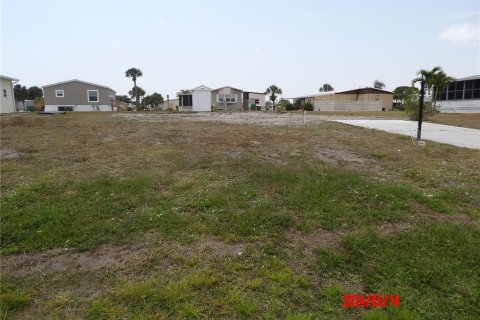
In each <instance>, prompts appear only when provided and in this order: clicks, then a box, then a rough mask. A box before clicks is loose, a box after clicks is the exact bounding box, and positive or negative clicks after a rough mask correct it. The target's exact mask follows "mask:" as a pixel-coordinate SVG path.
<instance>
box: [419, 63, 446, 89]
mask: <svg viewBox="0 0 480 320" xmlns="http://www.w3.org/2000/svg"><path fill="white" fill-rule="evenodd" d="M440 71H443V70H442V67H439V66H436V67H433V69H432V70H430V71H429V70H425V69H422V70H419V71H418V72H417V75H419V76H420V77H418V78H415V79H413V81H412V84H413V83H416V82H420V81H422V79H423V81H425V89H426V90H427V93H428V94H429V95H430V92H431V90H432V86H433V85H432V78H433V77H434V76H435V74H436V73H438V72H440Z"/></svg>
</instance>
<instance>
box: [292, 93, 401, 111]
mask: <svg viewBox="0 0 480 320" xmlns="http://www.w3.org/2000/svg"><path fill="white" fill-rule="evenodd" d="M303 101H306V102H310V103H312V104H313V108H314V110H315V111H386V110H392V108H393V92H390V91H385V90H381V89H376V88H368V87H367V88H359V89H354V90H348V91H341V92H326V93H323V94H317V95H312V96H305V97H297V98H293V103H294V104H295V103H298V102H303Z"/></svg>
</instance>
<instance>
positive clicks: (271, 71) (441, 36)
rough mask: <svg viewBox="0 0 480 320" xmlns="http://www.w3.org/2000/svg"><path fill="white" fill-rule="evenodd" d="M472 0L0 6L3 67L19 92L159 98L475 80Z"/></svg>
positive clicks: (4, 0) (85, 0) (477, 52)
mask: <svg viewBox="0 0 480 320" xmlns="http://www.w3.org/2000/svg"><path fill="white" fill-rule="evenodd" d="M479 29H480V1H478V0H457V1H453V0H452V1H440V0H436V1H435V0H425V1H406V0H405V1H394V0H363V1H354V0H351V1H345V0H344V1H341V0H338V1H319V0H312V1H307V0H296V1H282V0H256V1H255V0H242V1H240V0H238V1H233V0H223V1H220V0H219V1H213V0H212V1H210V0H204V1H188V0H172V1H154V0H151V1H148V0H137V1H131V0H129V1H125V0H96V1H91V0H82V1H78V0H77V1H74V0H68V1H67V0H63V1H60V0H44V1H33V0H1V58H0V61H1V65H0V72H1V73H2V74H4V75H7V76H11V77H15V78H19V79H20V83H21V84H23V85H26V86H27V87H28V86H32V85H37V86H42V85H46V84H50V83H55V82H60V81H65V80H70V79H74V78H76V79H80V80H84V81H88V82H94V83H98V84H102V85H106V86H110V87H112V88H113V89H115V90H116V91H117V94H126V93H127V92H128V91H129V90H130V89H131V87H132V81H131V80H130V79H127V78H125V70H127V69H128V68H131V67H137V68H140V69H141V70H142V71H143V74H144V76H143V77H142V78H140V79H139V80H138V85H139V86H141V87H142V88H144V89H145V90H146V91H147V94H150V93H153V92H155V91H156V92H159V93H161V94H162V95H163V96H164V97H166V95H167V94H170V97H172V96H174V95H175V92H177V91H178V90H180V89H187V88H192V87H196V86H198V85H200V84H203V85H207V86H209V87H212V88H216V87H220V86H224V85H230V86H233V87H238V88H241V89H244V90H251V91H264V90H265V89H266V88H267V87H268V86H269V85H271V84H276V85H277V86H279V87H280V88H282V89H283V92H284V96H285V97H292V96H298V95H306V94H313V93H316V92H318V88H319V87H320V86H321V85H322V84H323V83H325V82H328V83H330V84H332V85H333V87H334V88H335V89H336V90H348V89H354V88H358V87H365V86H371V85H372V83H373V81H374V80H375V79H379V80H381V81H383V82H384V83H385V84H386V85H387V87H386V89H388V90H393V89H394V88H395V87H397V86H400V85H409V84H410V81H411V79H413V78H414V77H415V73H416V72H417V71H418V70H419V69H422V68H432V67H433V66H436V65H439V66H441V67H443V68H444V69H445V71H446V72H447V73H448V74H449V75H451V76H454V77H465V76H470V75H474V74H480V48H479V41H480V39H479V37H480V35H479Z"/></svg>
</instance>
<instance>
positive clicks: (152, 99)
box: [142, 92, 163, 108]
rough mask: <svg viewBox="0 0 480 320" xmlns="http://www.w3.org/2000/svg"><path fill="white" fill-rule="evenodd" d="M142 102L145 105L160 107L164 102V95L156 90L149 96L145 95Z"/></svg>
mask: <svg viewBox="0 0 480 320" xmlns="http://www.w3.org/2000/svg"><path fill="white" fill-rule="evenodd" d="M142 102H143V104H144V105H145V106H150V107H151V108H158V106H159V105H160V104H162V103H163V97H162V95H161V94H160V93H157V92H154V93H152V94H151V95H149V96H145V97H144V98H143V101H142Z"/></svg>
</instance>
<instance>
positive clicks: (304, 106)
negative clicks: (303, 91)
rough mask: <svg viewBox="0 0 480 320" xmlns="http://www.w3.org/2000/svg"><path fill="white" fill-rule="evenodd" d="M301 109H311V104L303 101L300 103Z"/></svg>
mask: <svg viewBox="0 0 480 320" xmlns="http://www.w3.org/2000/svg"><path fill="white" fill-rule="evenodd" d="M302 109H303V110H306V111H313V104H312V103H311V102H305V103H303V104H302Z"/></svg>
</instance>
